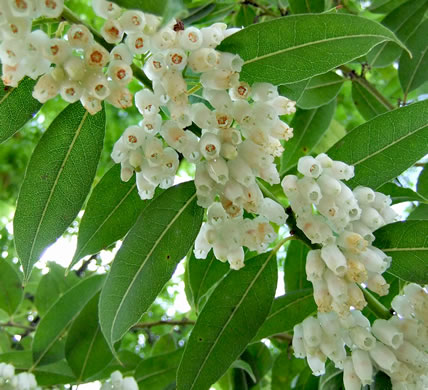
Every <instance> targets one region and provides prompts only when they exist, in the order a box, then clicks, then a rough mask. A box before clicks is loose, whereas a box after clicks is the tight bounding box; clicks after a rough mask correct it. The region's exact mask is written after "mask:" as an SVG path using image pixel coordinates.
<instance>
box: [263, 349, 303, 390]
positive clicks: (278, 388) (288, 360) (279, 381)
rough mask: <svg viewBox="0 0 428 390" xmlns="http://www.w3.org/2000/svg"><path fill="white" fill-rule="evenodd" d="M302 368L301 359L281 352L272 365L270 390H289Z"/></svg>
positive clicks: (287, 352)
mask: <svg viewBox="0 0 428 390" xmlns="http://www.w3.org/2000/svg"><path fill="white" fill-rule="evenodd" d="M304 368H305V361H304V360H303V359H296V358H295V357H294V356H293V354H292V353H291V351H288V350H286V351H284V352H282V353H281V354H280V355H278V357H277V358H276V359H275V362H274V364H273V368H272V384H271V390H291V389H292V383H293V382H294V381H295V379H296V377H297V376H298V375H299V374H300V373H301V372H302V370H303V369H304Z"/></svg>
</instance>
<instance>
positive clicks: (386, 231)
mask: <svg viewBox="0 0 428 390" xmlns="http://www.w3.org/2000/svg"><path fill="white" fill-rule="evenodd" d="M427 237H428V221H427V220H424V221H405V222H396V223H392V224H390V225H386V226H384V227H383V228H381V229H379V230H377V231H376V240H375V242H374V245H375V246H376V247H377V248H379V249H382V250H383V251H384V252H385V253H386V254H387V255H388V256H391V257H392V263H391V267H390V268H389V269H388V272H389V273H391V274H393V275H395V276H397V277H399V278H400V279H404V280H407V281H409V282H414V283H419V284H422V285H423V284H427V283H428V262H427V261H426V260H427V258H428V240H427Z"/></svg>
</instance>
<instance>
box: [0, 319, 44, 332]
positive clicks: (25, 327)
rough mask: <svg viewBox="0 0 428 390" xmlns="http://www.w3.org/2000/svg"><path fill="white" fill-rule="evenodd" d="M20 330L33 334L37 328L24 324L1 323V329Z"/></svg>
mask: <svg viewBox="0 0 428 390" xmlns="http://www.w3.org/2000/svg"><path fill="white" fill-rule="evenodd" d="M2 327H3V328H19V329H24V330H26V331H29V332H32V331H34V330H36V328H35V327H33V326H28V325H23V324H17V323H15V322H12V321H9V322H1V323H0V328H2Z"/></svg>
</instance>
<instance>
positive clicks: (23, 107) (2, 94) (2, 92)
mask: <svg viewBox="0 0 428 390" xmlns="http://www.w3.org/2000/svg"><path fill="white" fill-rule="evenodd" d="M0 74H1V70H0ZM35 84H36V81H35V80H31V79H29V78H28V77H25V78H24V80H22V81H21V82H20V83H19V85H18V87H17V88H13V87H6V86H5V85H4V84H3V82H2V80H1V78H0V144H1V143H2V142H4V141H5V140H7V139H8V138H9V137H11V136H12V135H13V134H15V133H16V132H17V131H18V130H19V129H20V128H21V127H22V126H24V125H25V124H26V123H27V122H28V121H29V120H30V119H31V118H33V117H34V116H35V115H36V114H37V112H38V111H39V109H40V107H41V106H42V104H41V103H39V102H38V101H37V100H36V99H33V96H32V93H33V87H34V85H35Z"/></svg>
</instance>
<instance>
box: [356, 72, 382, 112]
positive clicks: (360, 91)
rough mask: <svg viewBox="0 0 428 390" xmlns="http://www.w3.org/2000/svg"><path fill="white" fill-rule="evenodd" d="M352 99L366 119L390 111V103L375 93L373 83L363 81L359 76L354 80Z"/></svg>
mask: <svg viewBox="0 0 428 390" xmlns="http://www.w3.org/2000/svg"><path fill="white" fill-rule="evenodd" d="M352 100H353V101H354V104H355V107H357V110H358V111H359V112H360V114H361V115H362V116H363V118H364V119H366V120H370V119H372V118H374V117H375V116H378V115H380V114H383V113H384V112H387V111H389V106H388V104H387V103H386V102H385V101H384V100H383V99H380V98H379V96H378V95H377V94H375V93H373V91H372V89H371V85H369V84H368V83H362V82H361V81H360V79H359V78H355V79H354V80H352Z"/></svg>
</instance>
